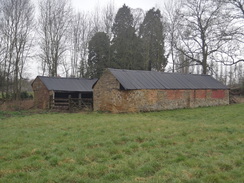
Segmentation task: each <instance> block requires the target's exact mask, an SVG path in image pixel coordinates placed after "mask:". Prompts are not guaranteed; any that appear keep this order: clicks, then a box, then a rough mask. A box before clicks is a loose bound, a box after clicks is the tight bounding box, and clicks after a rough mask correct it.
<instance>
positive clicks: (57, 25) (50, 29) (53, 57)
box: [39, 0, 72, 76]
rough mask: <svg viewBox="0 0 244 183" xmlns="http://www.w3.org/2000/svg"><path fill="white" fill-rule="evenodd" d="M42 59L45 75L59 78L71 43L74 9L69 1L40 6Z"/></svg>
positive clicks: (41, 4) (47, 2)
mask: <svg viewBox="0 0 244 183" xmlns="http://www.w3.org/2000/svg"><path fill="white" fill-rule="evenodd" d="M39 9H40V16H39V26H40V31H39V33H40V49H41V53H40V58H41V61H42V69H43V74H45V73H46V72H48V75H49V76H57V71H58V66H59V64H60V62H61V61H62V58H63V57H64V56H65V52H66V51H67V46H68V43H69V36H68V35H69V33H70V29H71V28H70V25H71V18H72V14H71V13H72V9H71V5H70V1H69V0H52V1H50V0H43V1H40V4H39Z"/></svg>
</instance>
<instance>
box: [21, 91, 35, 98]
mask: <svg viewBox="0 0 244 183" xmlns="http://www.w3.org/2000/svg"><path fill="white" fill-rule="evenodd" d="M20 98H21V99H32V98H33V95H32V94H29V93H28V92H27V91H23V92H21V93H20Z"/></svg>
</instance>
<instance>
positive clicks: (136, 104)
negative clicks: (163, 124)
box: [93, 70, 229, 113]
mask: <svg viewBox="0 0 244 183" xmlns="http://www.w3.org/2000/svg"><path fill="white" fill-rule="evenodd" d="M120 88H121V86H120V83H119V82H118V81H117V79H116V78H115V77H114V76H113V75H112V74H111V72H110V71H108V70H107V71H106V72H105V73H104V74H103V75H102V77H101V78H100V79H99V80H98V82H97V83H96V85H95V86H94V88H93V101H94V103H93V107H94V110H95V111H110V112H112V113H123V112H140V111H159V110H167V109H178V108H195V107H200V106H216V105H227V104H229V90H208V89H206V90H202V89H201V90H161V89H153V90H149V89H146V90H145V89H142V90H121V89H120Z"/></svg>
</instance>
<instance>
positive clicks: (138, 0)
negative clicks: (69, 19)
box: [71, 0, 166, 11]
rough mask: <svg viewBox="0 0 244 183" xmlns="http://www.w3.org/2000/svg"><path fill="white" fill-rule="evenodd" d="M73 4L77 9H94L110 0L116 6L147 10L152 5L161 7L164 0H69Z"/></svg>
mask: <svg viewBox="0 0 244 183" xmlns="http://www.w3.org/2000/svg"><path fill="white" fill-rule="evenodd" d="M71 1H72V4H73V6H74V7H75V8H76V9H77V10H78V11H94V9H95V8H96V7H97V6H98V7H101V8H102V7H104V6H106V5H107V4H109V3H110V2H113V3H114V4H115V7H116V8H120V7H122V6H123V5H124V4H126V5H127V6H129V7H130V8H133V9H135V8H141V9H143V10H149V9H151V8H152V7H161V6H162V5H163V3H164V2H165V1H166V0H71Z"/></svg>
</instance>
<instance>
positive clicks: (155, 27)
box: [140, 8, 167, 71]
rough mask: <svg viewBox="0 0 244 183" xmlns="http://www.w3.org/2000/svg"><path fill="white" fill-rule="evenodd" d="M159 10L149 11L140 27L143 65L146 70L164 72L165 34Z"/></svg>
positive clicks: (165, 60)
mask: <svg viewBox="0 0 244 183" xmlns="http://www.w3.org/2000/svg"><path fill="white" fill-rule="evenodd" d="M161 18H162V16H161V12H160V10H158V9H157V10H155V9H154V8H152V9H150V10H149V11H148V12H147V13H146V16H145V19H144V21H143V23H142V24H141V27H140V37H141V38H142V40H143V54H144V64H145V68H146V69H147V70H152V69H153V70H158V71H160V70H164V68H165V66H166V65H167V58H166V57H165V48H164V41H165V36H164V35H165V33H164V29H163V24H162V21H161Z"/></svg>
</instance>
